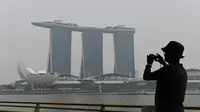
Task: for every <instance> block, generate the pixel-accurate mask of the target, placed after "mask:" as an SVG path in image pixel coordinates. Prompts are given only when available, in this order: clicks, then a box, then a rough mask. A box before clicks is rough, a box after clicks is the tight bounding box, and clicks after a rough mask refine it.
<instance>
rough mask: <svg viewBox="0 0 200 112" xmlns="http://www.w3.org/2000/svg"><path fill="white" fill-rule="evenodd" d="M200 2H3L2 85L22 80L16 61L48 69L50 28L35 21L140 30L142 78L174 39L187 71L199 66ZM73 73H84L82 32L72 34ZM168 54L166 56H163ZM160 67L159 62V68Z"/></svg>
mask: <svg viewBox="0 0 200 112" xmlns="http://www.w3.org/2000/svg"><path fill="white" fill-rule="evenodd" d="M199 5H200V1H199V0H190V1H189V0H166V1H160V0H151V1H148V0H126V1H124V0H117V1H116V0H109V1H107V0H100V1H94V0H84V1H80V0H59V1H56V0H42V1H41V0H20V1H19V0H4V1H0V14H1V18H0V21H1V26H0V29H1V32H0V51H1V54H0V62H1V64H0V74H1V75H0V84H3V83H9V82H11V81H13V80H17V79H19V75H18V74H17V70H16V64H17V61H20V62H23V63H24V64H25V65H26V67H31V68H33V69H35V70H39V69H42V70H43V69H45V70H46V67H47V58H48V49H49V30H48V29H43V28H38V27H35V26H33V25H31V22H34V21H46V20H50V21H53V20H65V21H66V22H69V23H77V24H79V25H81V26H82V25H83V26H94V27H105V26H116V25H126V26H127V27H133V28H135V29H136V32H135V35H134V46H135V48H134V49H135V65H136V70H137V71H139V74H140V77H141V76H142V73H143V70H144V66H145V64H146V55H147V54H149V53H157V52H158V53H160V54H162V51H161V50H160V48H161V47H163V46H165V45H166V44H167V43H168V42H169V41H170V40H176V41H179V42H181V43H182V44H183V45H184V46H185V52H184V55H185V58H184V59H183V60H182V61H181V62H183V64H184V66H185V68H200V63H199V62H198V61H200V59H199V57H200V53H199V52H198V49H199V48H200V47H199V42H200V38H199V37H200V33H199V29H200V21H199V20H200V7H199ZM72 35H73V39H72V74H76V75H79V71H80V62H81V58H80V57H81V49H82V48H81V38H80V37H81V34H80V33H73V34H72ZM111 37H112V35H110V34H105V35H104V40H103V41H104V46H103V49H104V53H103V55H104V72H105V73H108V72H111V71H112V70H113V60H114V59H113V45H112V44H111V43H113V40H112V38H111ZM162 55H163V54H162ZM156 68H159V64H155V66H154V69H156Z"/></svg>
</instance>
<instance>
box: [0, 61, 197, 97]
mask: <svg viewBox="0 0 200 112" xmlns="http://www.w3.org/2000/svg"><path fill="white" fill-rule="evenodd" d="M17 71H18V73H19V76H20V78H21V80H18V81H15V82H13V83H10V84H4V85H0V94H6V95H9V94H69V93H70V94H71V93H73V94H74V93H84V94H90V93H95V94H105V93H108V94H109V93H115V94H136V93H144V94H146V92H154V91H155V88H156V82H155V81H144V80H143V79H142V78H133V77H131V75H129V76H127V75H123V74H116V73H109V74H102V75H99V76H93V77H88V78H83V79H81V78H80V77H78V76H75V75H72V74H59V73H47V72H46V71H38V72H35V71H34V70H33V69H31V68H26V67H25V66H24V65H23V64H18V66H17ZM187 72H188V85H187V90H195V91H196V90H198V89H199V88H200V70H196V69H188V70H187ZM198 92H199V91H198ZM199 93H200V92H199Z"/></svg>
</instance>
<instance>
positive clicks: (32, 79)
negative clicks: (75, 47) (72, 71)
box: [17, 63, 58, 85]
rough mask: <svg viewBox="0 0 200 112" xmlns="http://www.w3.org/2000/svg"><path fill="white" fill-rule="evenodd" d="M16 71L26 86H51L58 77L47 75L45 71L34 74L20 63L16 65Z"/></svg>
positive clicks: (52, 74)
mask: <svg viewBox="0 0 200 112" xmlns="http://www.w3.org/2000/svg"><path fill="white" fill-rule="evenodd" d="M17 71H18V74H19V75H20V78H21V79H22V80H25V81H26V82H27V83H28V84H37V85H47V84H52V83H53V82H54V81H55V80H56V79H57V77H58V74H57V73H47V72H46V71H38V72H37V73H36V72H35V71H34V70H33V69H32V68H26V67H25V66H24V64H22V63H18V64H17Z"/></svg>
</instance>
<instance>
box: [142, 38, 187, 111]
mask: <svg viewBox="0 0 200 112" xmlns="http://www.w3.org/2000/svg"><path fill="white" fill-rule="evenodd" d="M161 49H162V51H163V52H164V58H165V59H163V58H162V56H160V55H159V54H158V53H157V55H154V54H149V55H147V65H146V67H145V70H144V74H143V79H144V80H156V81H157V86H156V94H155V109H156V112H184V106H183V102H184V98H185V91H186V85H187V73H186V70H185V68H184V67H183V65H182V64H181V63H180V59H181V58H184V56H182V55H183V51H184V46H183V45H182V44H180V43H179V42H176V41H170V42H169V43H168V44H167V46H165V47H164V48H161ZM154 61H157V62H159V63H160V64H161V65H163V67H161V68H160V69H158V70H156V71H154V72H151V67H152V64H153V62H154Z"/></svg>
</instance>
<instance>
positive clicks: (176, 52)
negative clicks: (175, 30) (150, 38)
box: [161, 41, 184, 63]
mask: <svg viewBox="0 0 200 112" xmlns="http://www.w3.org/2000/svg"><path fill="white" fill-rule="evenodd" d="M161 49H162V51H163V52H164V55H165V61H167V62H168V63H174V62H179V60H180V59H181V58H184V56H183V51H184V46H183V45H182V44H181V43H179V42H176V41H170V42H169V43H168V44H167V45H166V46H165V47H164V48H161Z"/></svg>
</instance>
